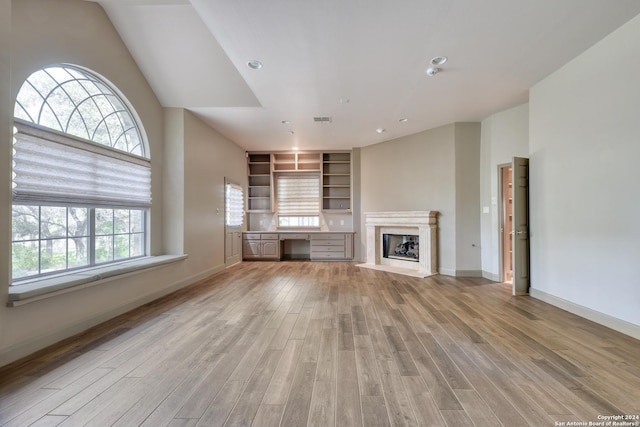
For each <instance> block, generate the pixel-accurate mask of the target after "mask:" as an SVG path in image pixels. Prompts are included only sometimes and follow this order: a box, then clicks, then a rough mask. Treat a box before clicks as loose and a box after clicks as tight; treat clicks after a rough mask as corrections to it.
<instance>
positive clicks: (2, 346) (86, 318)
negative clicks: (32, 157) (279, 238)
mask: <svg viewBox="0 0 640 427" xmlns="http://www.w3.org/2000/svg"><path fill="white" fill-rule="evenodd" d="M11 9H13V10H11ZM8 17H11V22H8V21H9V19H8ZM10 29H12V30H13V31H12V32H11V31H10ZM9 33H11V34H9ZM9 35H11V36H12V37H9ZM7 40H11V44H9V43H8V42H7ZM10 49H11V51H10ZM9 58H11V60H10V61H9ZM0 59H2V60H1V61H0V170H3V171H5V173H2V174H0V202H1V203H0V247H2V248H9V247H10V246H11V228H10V227H11V191H10V188H11V174H10V170H11V145H12V144H11V135H12V133H11V122H12V116H13V103H14V102H15V97H16V94H17V92H18V90H19V88H20V86H21V84H22V82H23V81H24V79H26V78H27V77H28V76H29V75H30V74H31V73H32V72H33V71H35V70H37V69H39V68H41V67H43V66H45V65H48V64H53V63H60V62H64V63H72V64H77V65H81V66H85V67H87V68H90V69H92V70H93V71H95V72H97V73H98V74H101V75H102V76H104V77H105V78H107V79H108V80H109V81H111V82H112V83H114V84H115V85H116V86H117V87H118V88H119V89H120V90H121V92H122V93H123V94H124V95H125V97H126V98H127V99H128V100H129V101H130V102H131V104H132V105H133V107H134V108H135V110H136V111H137V113H138V115H139V116H140V118H141V120H142V123H143V125H144V129H145V131H146V134H147V136H148V138H149V145H150V149H151V150H150V151H151V160H152V195H153V207H152V209H151V253H152V254H154V255H157V254H162V253H180V252H181V250H182V249H184V251H185V252H186V253H187V254H189V258H188V259H187V260H184V261H181V262H178V263H174V264H170V265H168V266H163V267H159V268H156V269H151V270H146V271H144V272H141V273H139V274H135V275H132V276H127V277H121V278H117V279H115V280H112V281H109V282H106V283H102V284H100V285H98V286H94V287H92V288H88V289H82V290H75V291H73V292H70V293H67V294H64V295H60V296H55V297H51V298H47V299H45V300H42V301H36V302H31V303H29V304H26V305H23V306H18V307H11V308H9V307H6V306H5V305H4V303H0V366H1V365H4V364H7V363H9V362H11V361H13V360H16V359H17V358H19V357H22V356H25V355H28V354H30V353H33V352H34V351H36V350H38V349H40V348H43V347H45V346H47V345H49V344H53V343H55V342H57V341H59V340H61V339H64V338H66V337H68V336H71V335H73V334H75V333H78V332H81V331H83V330H85V329H87V328H89V327H91V326H93V325H96V324H98V323H100V322H102V321H104V320H107V319H109V318H111V317H114V316H116V315H118V314H121V313H123V312H125V311H128V310H130V309H132V308H134V307H136V306H139V305H141V304H144V303H146V302H148V301H151V300H153V299H155V298H157V297H159V296H161V295H164V294H166V293H168V292H170V291H172V290H174V289H178V288H179V287H182V286H185V285H187V284H189V283H192V282H193V281H195V280H198V279H200V278H202V277H204V276H206V275H208V274H210V273H212V272H215V271H218V270H220V269H222V268H223V267H224V254H223V250H224V237H223V236H224V228H223V220H222V215H219V216H218V215H216V213H215V212H216V209H217V208H220V210H221V212H223V207H224V198H223V191H224V190H223V186H224V176H229V177H230V178H233V179H234V180H235V181H237V182H239V183H241V184H243V185H246V174H245V158H244V152H243V150H242V149H240V148H239V147H237V146H236V145H235V144H233V143H231V142H230V141H228V140H226V139H225V138H223V137H222V136H221V135H219V134H218V133H217V132H215V131H213V130H211V129H209V128H208V127H206V126H205V125H204V124H203V123H202V122H201V121H200V120H199V119H197V118H196V117H194V116H193V115H191V114H190V113H185V112H184V111H182V110H169V111H168V112H167V115H166V117H167V125H166V129H165V115H164V111H163V108H162V106H161V105H160V104H159V102H158V100H157V98H156V96H155V95H154V93H153V92H152V91H151V88H150V87H149V85H148V84H147V82H146V80H145V79H144V77H143V75H142V74H141V72H140V71H139V69H138V68H137V66H136V64H135V62H134V61H133V59H132V58H131V56H130V55H129V53H128V51H127V50H126V48H125V46H124V44H123V43H122V41H121V39H120V37H119V36H118V34H117V33H116V31H115V30H114V28H113V26H112V25H111V23H110V22H109V20H108V18H107V16H106V14H105V13H104V12H103V10H102V9H101V7H100V6H99V5H98V4H97V3H93V2H85V1H80V0H55V1H52V0H21V1H16V2H10V1H6V0H0ZM9 64H10V72H8V71H7V70H6V69H5V67H7V66H9ZM165 132H166V134H165ZM181 132H182V135H181ZM165 135H166V138H165ZM165 139H166V141H165ZM165 144H166V146H167V151H166V153H165ZM181 156H182V157H184V160H182V159H181ZM176 162H184V163H183V164H180V163H178V164H176ZM163 184H164V185H167V187H166V188H163ZM171 207H174V209H172V208H171ZM165 233H166V236H165ZM176 236H178V238H181V240H179V241H178V243H171V242H173V240H170V239H173V238H174V237H176ZM190 251H193V252H190ZM10 257H11V253H10V251H7V250H3V251H2V252H1V255H0V302H2V301H6V300H7V290H8V285H9V280H10V276H11V273H10V259H11V258H10Z"/></svg>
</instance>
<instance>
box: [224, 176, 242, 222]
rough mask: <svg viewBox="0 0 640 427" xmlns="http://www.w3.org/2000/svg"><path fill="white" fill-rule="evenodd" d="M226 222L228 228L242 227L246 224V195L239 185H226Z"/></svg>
mask: <svg viewBox="0 0 640 427" xmlns="http://www.w3.org/2000/svg"><path fill="white" fill-rule="evenodd" d="M225 205H226V209H225V222H226V224H227V226H228V227H241V226H242V224H243V222H244V193H243V191H242V187H240V186H239V185H237V184H233V183H227V184H226V185H225Z"/></svg>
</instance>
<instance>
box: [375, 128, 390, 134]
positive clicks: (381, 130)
mask: <svg viewBox="0 0 640 427" xmlns="http://www.w3.org/2000/svg"><path fill="white" fill-rule="evenodd" d="M386 131H387V130H386V129H384V128H378V129H376V132H378V133H382V132H386Z"/></svg>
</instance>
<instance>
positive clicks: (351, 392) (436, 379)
mask: <svg viewBox="0 0 640 427" xmlns="http://www.w3.org/2000/svg"><path fill="white" fill-rule="evenodd" d="M603 296H604V295H603ZM0 375H1V376H0V378H1V380H0V425H7V426H30V425H33V426H54V425H59V426H75V425H78V426H80V425H90V426H102V425H105V426H108V425H114V426H139V425H142V426H152V427H158V426H173V427H178V426H207V427H209V426H222V425H226V426H248V425H253V426H278V425H281V426H286V427H289V426H305V425H309V426H340V427H342V426H365V427H369V426H401V425H407V426H451V427H453V426H455V427H461V426H462V427H464V426H474V425H475V426H488V427H495V426H506V427H512V426H534V427H541V426H554V425H560V424H556V422H558V423H563V422H564V423H568V422H570V421H574V422H576V421H578V422H584V423H586V424H585V425H588V422H597V421H599V418H598V417H599V416H603V415H637V414H640V342H639V341H638V340H635V339H632V338H630V337H628V336H625V335H622V334H619V333H616V332H614V331H611V330H609V329H606V328H604V327H602V326H599V325H596V324H594V323H591V322H589V321H587V320H584V319H581V318H579V317H577V316H573V315H571V314H569V313H567V312H564V311H562V310H559V309H557V308H555V307H552V306H550V305H547V304H545V303H543V302H541V301H538V300H535V299H532V298H529V297H517V298H514V297H512V296H511V295H510V287H508V286H506V285H504V284H498V283H492V282H489V281H487V280H483V279H468V278H452V277H447V276H434V277H431V278H427V279H415V278H411V277H405V276H399V275H394V274H390V273H384V272H378V271H373V270H368V269H360V268H357V267H355V266H354V264H350V263H310V262H280V263H278V262H273V263H272V262H244V263H242V264H239V265H237V266H234V267H231V268H229V269H227V270H225V271H224V272H222V273H219V274H218V275H216V276H213V277H211V278H209V279H207V280H204V281H202V282H199V283H197V284H195V285H192V286H190V287H188V288H186V289H183V290H181V291H178V292H177V293H174V294H172V295H170V296H168V297H165V298H162V299H160V300H158V301H155V302H153V303H151V304H148V305H146V306H143V307H141V308H139V309H136V310H134V311H132V312H130V313H127V314H126V315H123V316H120V317H118V318H116V319H113V320H112V321H109V322H107V323H105V324H103V325H100V326H98V327H96V328H93V329H92V330H90V331H88V332H86V333H85V334H82V335H80V336H77V337H74V338H73V339H70V340H67V341H65V342H63V343H60V344H59V345H56V346H54V347H52V348H50V349H47V350H46V351H43V352H40V353H38V354H36V355H34V356H32V357H30V358H27V359H25V360H23V361H20V362H18V363H15V364H13V365H10V366H8V367H5V368H3V369H0ZM631 421H632V422H634V421H635V420H631ZM639 421H640V420H639ZM630 425H632V424H630ZM639 425H640V423H639Z"/></svg>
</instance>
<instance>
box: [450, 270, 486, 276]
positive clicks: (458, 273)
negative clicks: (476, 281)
mask: <svg viewBox="0 0 640 427" xmlns="http://www.w3.org/2000/svg"><path fill="white" fill-rule="evenodd" d="M456 277H482V271H481V270H456Z"/></svg>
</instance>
